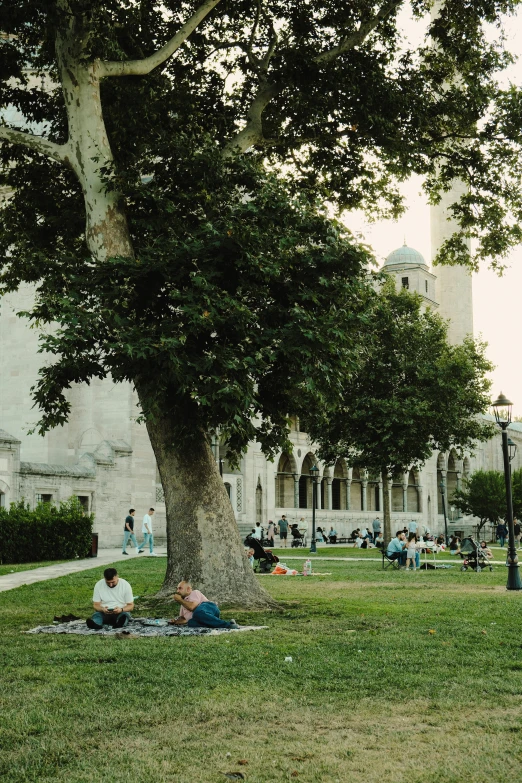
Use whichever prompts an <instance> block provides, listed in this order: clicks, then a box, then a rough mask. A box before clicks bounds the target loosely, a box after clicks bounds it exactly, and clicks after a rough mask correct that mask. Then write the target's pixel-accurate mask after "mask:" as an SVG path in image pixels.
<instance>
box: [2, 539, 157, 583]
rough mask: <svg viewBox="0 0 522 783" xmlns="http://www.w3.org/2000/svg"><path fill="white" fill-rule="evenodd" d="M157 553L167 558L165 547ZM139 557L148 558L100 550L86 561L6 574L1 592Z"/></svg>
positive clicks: (116, 551) (111, 550)
mask: <svg viewBox="0 0 522 783" xmlns="http://www.w3.org/2000/svg"><path fill="white" fill-rule="evenodd" d="M156 553H157V554H158V555H161V556H162V557H166V556H167V550H166V548H165V547H158V548H156ZM137 557H140V558H142V557H148V555H146V554H145V553H144V554H143V555H137V554H135V553H134V552H132V553H130V554H129V555H127V556H125V555H122V553H121V549H100V550H98V557H86V558H85V559H84V560H71V561H69V562H68V563H59V564H57V565H50V566H42V567H41V568H33V569H32V570H31V571H17V572H16V573H14V574H4V576H0V592H4V591H5V590H14V589H15V587H21V586H22V585H32V584H34V583H35V582H45V581H46V580H47V579H57V578H58V577H59V576H67V575H68V574H76V573H78V571H88V570H89V569H90V568H99V569H100V570H101V569H102V568H105V567H106V566H108V565H110V564H111V563H118V562H120V561H123V560H135V559H136V558H137Z"/></svg>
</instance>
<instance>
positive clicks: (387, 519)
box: [381, 470, 392, 547]
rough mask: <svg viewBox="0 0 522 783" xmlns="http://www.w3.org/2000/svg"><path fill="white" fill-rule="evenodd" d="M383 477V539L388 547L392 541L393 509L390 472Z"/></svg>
mask: <svg viewBox="0 0 522 783" xmlns="http://www.w3.org/2000/svg"><path fill="white" fill-rule="evenodd" d="M381 476H382V511H383V537H384V546H385V547H387V546H388V544H389V543H390V541H391V540H392V530H391V509H390V486H389V485H390V482H389V477H388V471H387V470H383V471H382V472H381Z"/></svg>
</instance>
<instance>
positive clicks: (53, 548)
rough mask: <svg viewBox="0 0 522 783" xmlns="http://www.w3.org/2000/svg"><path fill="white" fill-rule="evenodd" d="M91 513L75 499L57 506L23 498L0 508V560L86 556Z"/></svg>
mask: <svg viewBox="0 0 522 783" xmlns="http://www.w3.org/2000/svg"><path fill="white" fill-rule="evenodd" d="M93 521H94V514H85V513H84V511H83V509H82V506H81V505H80V503H79V502H78V500H77V499H76V498H74V497H73V498H70V499H69V500H66V501H62V502H61V503H60V505H59V506H55V505H51V504H50V503H39V504H38V506H37V507H36V508H35V509H34V510H31V509H30V508H29V505H28V504H26V503H25V501H24V500H21V501H19V502H18V503H11V507H10V508H9V510H7V509H5V508H0V563H30V562H36V561H38V560H67V559H69V558H71V559H72V558H75V557H85V556H86V555H87V554H88V553H89V551H90V548H91V541H92V525H93Z"/></svg>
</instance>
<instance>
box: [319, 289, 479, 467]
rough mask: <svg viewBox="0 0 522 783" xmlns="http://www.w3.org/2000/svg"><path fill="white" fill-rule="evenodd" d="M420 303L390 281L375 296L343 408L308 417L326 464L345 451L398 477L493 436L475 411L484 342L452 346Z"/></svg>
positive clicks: (358, 463)
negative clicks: (438, 453) (433, 456)
mask: <svg viewBox="0 0 522 783" xmlns="http://www.w3.org/2000/svg"><path fill="white" fill-rule="evenodd" d="M421 307H422V304H421V299H420V297H418V296H417V295H412V294H410V293H409V292H407V291H405V290H401V291H400V292H399V293H397V291H396V289H395V282H394V281H393V280H389V281H387V282H386V283H385V285H384V286H383V288H382V290H381V292H380V293H379V294H376V296H375V299H374V302H373V308H372V310H371V314H370V316H369V324H368V329H367V331H366V333H365V334H364V335H362V336H361V342H362V344H361V362H360V366H359V368H358V369H357V370H356V371H355V372H353V373H352V374H350V375H349V376H347V377H346V379H345V384H344V400H345V401H344V403H343V405H341V406H340V407H339V408H338V410H337V411H335V413H334V415H332V414H331V413H330V412H329V411H328V412H325V411H314V412H313V413H312V414H309V415H308V417H305V421H304V426H305V427H306V430H307V432H309V433H310V434H311V436H312V438H313V439H314V440H316V441H317V442H318V443H320V444H321V455H322V456H323V458H324V459H326V460H327V461H328V462H334V461H335V459H336V458H337V457H338V456H345V457H347V459H348V461H349V463H350V464H352V465H354V466H361V467H365V468H367V469H369V470H373V471H375V472H378V473H379V474H384V475H386V474H388V475H395V474H400V473H403V472H405V471H406V470H409V469H410V468H411V467H412V466H413V465H420V464H422V463H423V462H425V461H426V460H427V459H428V457H429V456H430V455H431V454H432V453H433V451H435V450H436V451H447V450H449V449H451V448H453V447H455V448H457V449H458V450H462V449H463V448H466V447H470V446H472V445H473V443H474V442H475V441H477V440H479V441H480V440H486V439H487V438H489V437H490V436H491V432H492V427H491V425H490V424H489V423H486V422H485V421H484V420H482V419H481V418H480V416H479V414H481V413H484V412H485V411H486V410H487V407H488V404H489V395H488V390H489V387H490V382H489V381H488V380H487V379H486V377H485V374H486V372H488V371H489V370H490V369H491V365H490V363H489V362H488V361H487V359H486V358H485V355H484V348H485V347H484V345H483V344H481V343H480V342H479V341H474V340H472V339H467V340H465V342H464V343H463V344H462V345H457V346H455V345H449V344H448V342H447V338H446V326H445V324H444V322H443V321H442V320H441V319H440V318H439V316H437V315H436V314H435V313H433V312H432V311H431V310H426V311H425V312H422V309H421ZM351 400H357V405H356V406H352V405H351Z"/></svg>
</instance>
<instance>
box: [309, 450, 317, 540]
mask: <svg viewBox="0 0 522 783" xmlns="http://www.w3.org/2000/svg"><path fill="white" fill-rule="evenodd" d="M310 475H311V477H312V541H311V543H310V554H313V553H314V552H317V546H316V543H315V507H316V506H317V478H318V476H319V468H318V467H317V465H314V466H313V468H310Z"/></svg>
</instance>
